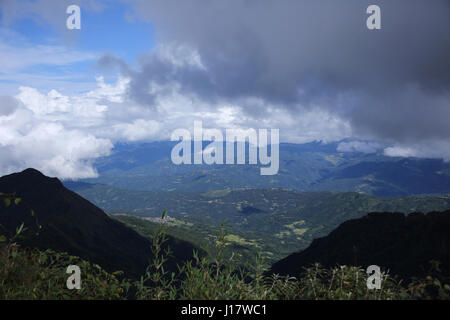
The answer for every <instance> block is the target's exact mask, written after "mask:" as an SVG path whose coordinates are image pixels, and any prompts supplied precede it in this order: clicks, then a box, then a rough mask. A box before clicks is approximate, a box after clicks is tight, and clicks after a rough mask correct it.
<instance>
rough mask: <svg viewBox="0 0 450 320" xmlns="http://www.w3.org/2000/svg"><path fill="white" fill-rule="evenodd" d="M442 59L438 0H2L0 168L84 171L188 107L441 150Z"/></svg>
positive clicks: (414, 151)
mask: <svg viewBox="0 0 450 320" xmlns="http://www.w3.org/2000/svg"><path fill="white" fill-rule="evenodd" d="M72 4H76V5H78V6H79V7H80V9H81V29H80V30H69V29H67V27H66V20H67V18H68V17H69V14H67V13H66V8H67V7H68V6H69V5H72ZM372 4H376V5H378V6H379V7H380V9H381V29H379V30H369V29H368V28H367V26H366V20H367V18H368V17H369V14H367V13H366V10H367V7H368V6H369V5H372ZM449 57H450V2H449V1H447V0H434V1H427V0H398V1H388V0H386V1H380V0H371V1H366V0H340V1H336V0H322V1H312V0H304V1H301V0H284V1H273V0H229V1H223V0H209V1H206V0H186V1H176V0H116V1H113V0H97V1H89V0H67V1H66V0H33V1H32V0H21V1H13V0H0V175H4V174H7V173H10V172H15V171H18V170H21V169H25V168H27V167H34V168H37V169H39V170H41V171H43V172H44V173H46V174H48V175H53V176H58V177H60V178H87V177H95V176H96V175H97V173H96V171H95V169H94V168H93V165H92V163H93V161H94V160H95V159H96V158H98V157H102V156H106V155H108V154H110V152H111V150H112V149H113V147H114V145H115V144H116V143H118V142H125V143H127V142H144V141H145V142H147V141H158V140H168V139H169V138H170V135H171V133H172V132H173V131H174V130H175V129H178V128H187V129H192V127H193V124H194V121H195V120H202V121H203V126H204V127H209V128H219V129H223V130H224V129H225V128H242V129H247V128H255V129H259V128H267V129H279V130H280V139H281V141H282V142H291V143H305V142H311V141H323V142H324V143H327V142H333V141H341V140H343V139H345V141H343V142H342V143H341V144H340V145H339V147H338V150H339V151H341V152H354V151H359V152H366V153H371V152H380V151H381V152H383V153H384V154H385V155H387V156H405V157H409V156H413V157H422V158H442V159H444V160H446V161H450V125H449V120H450V103H449V102H450V59H449Z"/></svg>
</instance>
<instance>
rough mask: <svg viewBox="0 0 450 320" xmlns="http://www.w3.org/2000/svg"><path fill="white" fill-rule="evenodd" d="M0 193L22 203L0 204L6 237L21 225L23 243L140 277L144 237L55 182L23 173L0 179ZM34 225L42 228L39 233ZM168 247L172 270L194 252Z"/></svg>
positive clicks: (185, 246) (172, 242) (180, 244)
mask: <svg viewBox="0 0 450 320" xmlns="http://www.w3.org/2000/svg"><path fill="white" fill-rule="evenodd" d="M0 192H3V193H15V194H16V196H17V197H20V198H21V199H22V200H21V202H20V203H19V204H18V205H11V206H9V207H5V206H3V205H0V224H1V225H2V226H3V227H4V228H5V229H6V230H7V231H8V232H9V233H10V234H12V233H13V232H14V230H15V228H16V227H18V226H19V225H20V224H21V223H22V222H24V223H25V227H27V228H28V230H27V232H26V234H25V235H26V239H25V240H23V241H22V244H23V245H27V246H32V247H38V248H41V249H54V250H57V251H63V252H68V253H69V254H72V255H77V256H80V257H81V258H84V259H87V260H90V261H91V262H94V263H97V264H99V265H101V266H102V267H104V268H105V269H106V270H108V271H115V270H123V271H125V272H126V274H127V275H129V276H132V277H134V276H137V275H140V274H142V273H143V272H144V271H145V268H146V267H147V265H148V263H149V261H150V260H151V257H152V254H151V249H150V248H151V243H150V241H149V240H148V239H146V238H144V237H142V236H141V235H139V234H138V233H137V232H135V231H134V230H132V229H131V228H129V227H127V226H125V225H123V224H122V223H120V222H118V221H116V220H114V219H111V218H110V217H109V216H108V215H107V214H105V213H104V212H103V211H102V210H101V209H99V208H98V207H96V206H95V205H93V204H92V203H90V202H89V201H87V200H86V199H84V198H82V197H81V196H79V195H78V194H76V193H74V192H72V191H70V190H68V189H66V188H65V187H64V186H63V184H62V183H61V182H60V181H59V180H58V179H57V178H49V177H46V176H45V175H43V174H42V173H40V172H39V171H37V170H35V169H27V170H25V171H23V172H20V173H14V174H10V175H7V176H4V177H1V178H0ZM32 210H33V211H34V212H35V217H32V215H31V211H32ZM36 218H37V221H36ZM37 222H38V223H39V224H40V225H42V230H40V232H39V235H36V233H37V231H38V227H37ZM168 245H169V246H170V248H171V249H172V251H173V256H174V257H173V259H172V263H171V264H169V266H168V267H169V269H172V270H176V263H181V262H182V261H185V260H187V259H189V258H190V257H191V255H192V251H193V249H194V246H192V245H191V244H190V243H189V242H185V241H180V240H178V239H174V238H171V237H169V241H168Z"/></svg>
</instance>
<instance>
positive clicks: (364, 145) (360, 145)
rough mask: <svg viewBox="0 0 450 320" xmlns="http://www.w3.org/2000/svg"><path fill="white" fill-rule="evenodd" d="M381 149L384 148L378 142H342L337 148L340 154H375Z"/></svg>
mask: <svg viewBox="0 0 450 320" xmlns="http://www.w3.org/2000/svg"><path fill="white" fill-rule="evenodd" d="M380 149H382V146H381V145H380V144H379V143H377V142H371V141H358V140H355V141H346V142H341V143H339V145H338V146H337V151H339V152H362V153H375V152H377V151H378V150H380Z"/></svg>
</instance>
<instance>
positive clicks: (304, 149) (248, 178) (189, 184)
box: [83, 141, 450, 197]
mask: <svg viewBox="0 0 450 320" xmlns="http://www.w3.org/2000/svg"><path fill="white" fill-rule="evenodd" d="M175 144H176V142H171V141H160V142H151V143H135V144H126V145H117V146H116V147H115V148H114V149H113V152H112V154H111V155H110V156H107V157H102V158H99V159H97V160H96V161H95V163H94V166H95V167H96V169H97V170H98V172H99V177H98V178H93V179H84V180H83V181H85V182H92V183H104V184H108V185H111V186H114V187H117V188H121V189H129V190H147V191H172V190H176V191H195V192H205V191H210V190H219V189H227V188H230V189H239V188H258V189H263V188H265V189H267V188H288V189H292V190H297V191H340V192H362V193H365V194H368V195H375V196H380V197H397V196H410V195H419V194H450V163H446V162H444V161H442V160H439V159H418V158H401V157H388V156H385V155H383V153H382V152H375V153H370V154H366V153H361V152H340V151H338V145H339V143H328V144H325V143H320V142H311V143H305V144H290V143H281V144H280V156H279V158H280V170H279V173H278V174H277V175H274V176H261V175H260V170H259V165H225V164H223V165H211V166H210V165H204V164H203V165H175V164H173V163H172V162H171V160H170V153H171V149H172V147H173V146H174V145H175ZM204 145H205V144H204Z"/></svg>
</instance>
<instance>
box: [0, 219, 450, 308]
mask: <svg viewBox="0 0 450 320" xmlns="http://www.w3.org/2000/svg"><path fill="white" fill-rule="evenodd" d="M215 240H216V241H215V246H214V247H212V248H210V250H209V255H208V256H207V257H200V256H199V255H198V254H197V253H196V252H194V253H193V259H192V260H191V261H189V262H187V263H185V264H184V265H181V266H179V272H178V274H175V273H170V274H169V273H168V272H167V271H166V270H165V268H164V265H165V263H166V262H167V261H168V259H170V255H171V252H170V250H167V251H164V250H162V245H163V244H164V242H165V241H167V237H166V232H165V227H164V225H163V226H161V228H160V229H159V230H158V232H157V233H156V234H155V235H154V237H153V244H152V251H153V254H154V256H155V259H154V260H153V262H152V264H150V265H149V266H148V268H147V271H146V273H145V274H144V275H142V277H141V278H140V279H138V280H135V281H131V280H128V279H126V278H124V277H123V275H122V273H121V272H114V273H108V272H106V271H105V270H103V269H102V268H101V267H100V266H98V265H95V264H92V263H89V262H87V261H84V260H82V259H79V258H77V257H73V256H70V255H67V254H64V253H57V252H54V251H51V250H46V251H40V250H36V249H33V250H31V249H25V248H21V247H19V246H18V245H17V244H15V243H8V244H5V243H4V244H3V245H2V246H1V247H0V266H1V267H0V299H3V300H5V299H49V300H59V299H94V300H97V299H112V300H117V299H138V300H140V299H142V300H146V299H151V300H174V299H181V300H184V299H194V300H216V299H220V300H228V299H234V300H236V299H238V300H274V299H276V300H278V299H280V300H284V299H289V300H292V299H295V300H305V299H307V300H349V299H350V300H352V299H355V300H397V299H402V300H403V299H407V300H409V299H449V298H450V286H449V285H448V284H447V283H444V282H443V280H442V278H440V277H439V276H428V277H426V278H425V279H413V281H412V282H411V283H410V284H409V285H408V286H405V285H403V283H402V281H400V280H398V279H396V278H395V277H394V276H391V275H389V274H383V281H382V287H381V289H379V290H376V289H372V290H371V289H368V288H367V285H366V280H367V277H368V275H367V274H366V272H365V270H363V269H361V268H359V267H356V266H336V267H335V268H323V267H321V266H320V265H319V264H315V265H313V266H311V267H309V268H306V269H305V270H304V273H303V275H302V276H301V277H299V278H293V277H280V276H278V275H271V276H265V275H264V268H263V267H262V266H263V263H262V258H261V255H257V256H256V257H255V261H254V263H253V264H252V265H251V266H248V268H242V267H238V266H237V264H236V261H235V260H234V258H233V255H231V256H228V255H226V254H225V251H224V248H225V247H226V246H227V243H228V241H227V232H226V230H225V229H224V228H222V229H220V231H219V232H218V233H217V235H216V239H215ZM73 264H75V265H78V266H79V267H80V269H81V270H82V285H81V290H69V289H67V288H66V280H67V277H68V275H67V274H66V273H65V271H66V268H67V266H68V265H73ZM434 268H435V269H436V270H437V271H439V265H438V264H437V263H435V264H434ZM438 274H439V273H438Z"/></svg>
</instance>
